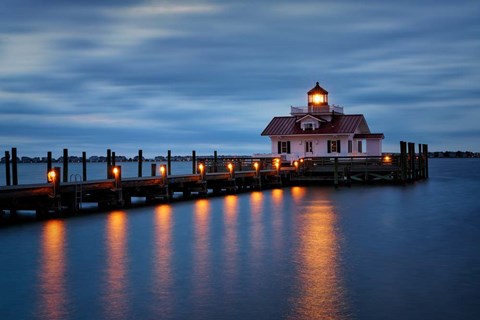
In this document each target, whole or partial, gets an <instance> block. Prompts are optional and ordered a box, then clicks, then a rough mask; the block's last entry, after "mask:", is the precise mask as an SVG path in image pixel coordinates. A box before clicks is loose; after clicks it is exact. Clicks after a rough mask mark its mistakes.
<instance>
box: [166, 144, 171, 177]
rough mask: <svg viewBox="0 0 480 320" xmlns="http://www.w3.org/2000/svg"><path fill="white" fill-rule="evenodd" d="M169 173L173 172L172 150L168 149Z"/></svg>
mask: <svg viewBox="0 0 480 320" xmlns="http://www.w3.org/2000/svg"><path fill="white" fill-rule="evenodd" d="M167 174H168V175H169V176H170V175H171V174H172V150H168V151H167Z"/></svg>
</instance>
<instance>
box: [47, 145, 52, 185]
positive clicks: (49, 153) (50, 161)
mask: <svg viewBox="0 0 480 320" xmlns="http://www.w3.org/2000/svg"><path fill="white" fill-rule="evenodd" d="M51 170H52V151H48V152H47V174H48V172H50V171H51ZM47 182H48V177H47Z"/></svg>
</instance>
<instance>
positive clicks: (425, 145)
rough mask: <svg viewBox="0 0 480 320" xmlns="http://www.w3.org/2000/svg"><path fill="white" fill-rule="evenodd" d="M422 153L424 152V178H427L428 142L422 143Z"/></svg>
mask: <svg viewBox="0 0 480 320" xmlns="http://www.w3.org/2000/svg"><path fill="white" fill-rule="evenodd" d="M423 153H424V154H425V179H428V144H424V145H423Z"/></svg>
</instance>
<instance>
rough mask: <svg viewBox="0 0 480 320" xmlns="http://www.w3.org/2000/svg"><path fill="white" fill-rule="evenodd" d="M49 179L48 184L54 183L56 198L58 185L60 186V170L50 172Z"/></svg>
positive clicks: (53, 169)
mask: <svg viewBox="0 0 480 320" xmlns="http://www.w3.org/2000/svg"><path fill="white" fill-rule="evenodd" d="M47 179H48V182H51V183H52V186H53V195H54V196H56V195H57V188H58V185H59V184H60V168H59V167H55V168H52V169H51V170H50V171H48V173H47Z"/></svg>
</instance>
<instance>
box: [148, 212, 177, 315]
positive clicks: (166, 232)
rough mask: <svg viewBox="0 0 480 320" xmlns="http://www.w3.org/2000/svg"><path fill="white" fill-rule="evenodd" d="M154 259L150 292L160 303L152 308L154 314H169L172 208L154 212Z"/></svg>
mask: <svg viewBox="0 0 480 320" xmlns="http://www.w3.org/2000/svg"><path fill="white" fill-rule="evenodd" d="M154 219H155V221H154V228H155V251H154V252H155V257H154V270H155V271H154V272H155V277H154V283H153V287H152V291H153V292H154V295H155V297H157V298H159V300H160V301H158V303H155V304H154V305H153V306H152V308H153V309H155V314H170V313H171V312H172V310H173V301H171V294H170V292H171V287H172V285H173V284H172V243H171V241H172V207H171V206H170V205H166V204H165V205H160V206H158V207H157V208H156V210H155V216H154Z"/></svg>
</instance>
